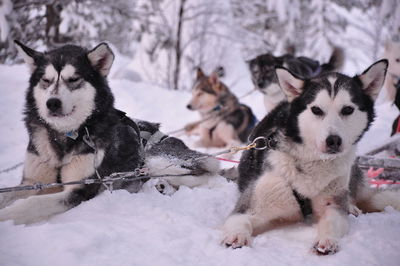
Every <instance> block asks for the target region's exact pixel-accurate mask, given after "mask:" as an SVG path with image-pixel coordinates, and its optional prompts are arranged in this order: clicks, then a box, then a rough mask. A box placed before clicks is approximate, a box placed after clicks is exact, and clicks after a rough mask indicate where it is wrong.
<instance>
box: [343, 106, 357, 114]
mask: <svg viewBox="0 0 400 266" xmlns="http://www.w3.org/2000/svg"><path fill="white" fill-rule="evenodd" d="M353 112H354V108H353V107H351V106H345V107H343V108H342V111H340V113H341V114H342V115H351V114H352V113H353Z"/></svg>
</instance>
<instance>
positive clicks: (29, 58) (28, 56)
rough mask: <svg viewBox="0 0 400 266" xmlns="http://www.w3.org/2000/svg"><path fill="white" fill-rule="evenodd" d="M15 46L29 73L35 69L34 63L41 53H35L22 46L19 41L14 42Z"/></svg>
mask: <svg viewBox="0 0 400 266" xmlns="http://www.w3.org/2000/svg"><path fill="white" fill-rule="evenodd" d="M14 42H15V44H16V45H17V50H18V53H19V54H20V55H21V56H22V58H23V59H24V61H25V63H26V64H27V65H28V66H29V69H30V71H31V72H33V71H35V69H36V66H37V65H36V61H37V60H38V59H39V58H40V57H42V56H43V53H41V52H38V51H35V50H33V49H31V48H29V47H28V46H26V45H24V44H22V43H21V42H20V41H17V40H15V41H14Z"/></svg>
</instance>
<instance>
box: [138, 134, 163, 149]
mask: <svg viewBox="0 0 400 266" xmlns="http://www.w3.org/2000/svg"><path fill="white" fill-rule="evenodd" d="M167 137H168V136H167V135H165V134H164V133H162V132H161V131H156V132H155V133H153V134H152V133H151V132H149V131H140V138H141V139H142V144H143V147H144V148H145V149H146V150H149V149H151V147H153V145H154V144H157V143H159V142H161V141H162V140H164V139H165V138H167Z"/></svg>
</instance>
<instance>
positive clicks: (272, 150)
mask: <svg viewBox="0 0 400 266" xmlns="http://www.w3.org/2000/svg"><path fill="white" fill-rule="evenodd" d="M387 66H388V63H387V60H381V61H378V62H376V63H375V64H373V65H372V66H370V67H369V68H368V69H367V70H365V71H364V72H363V73H362V74H361V75H358V76H355V77H348V76H345V75H342V74H339V73H334V72H332V73H327V74H325V75H322V76H320V77H317V78H313V79H307V80H303V79H301V78H299V77H297V76H295V75H294V74H293V73H291V72H290V71H288V70H287V69H285V68H277V70H276V74H277V78H278V81H279V84H280V87H281V88H282V90H283V92H284V93H285V95H286V98H287V102H282V103H281V104H280V105H279V106H278V107H277V108H275V109H274V110H273V111H272V112H271V113H270V114H269V115H267V116H266V117H265V118H264V119H263V120H262V121H261V122H260V123H259V124H258V125H257V127H256V128H255V129H254V131H253V132H252V135H251V136H250V139H251V140H254V139H255V138H256V137H260V136H263V137H266V138H269V145H268V148H267V149H266V150H249V151H246V152H245V153H244V154H243V155H242V158H241V161H240V165H239V174H240V176H239V180H238V186H239V191H240V192H241V196H240V198H239V200H238V202H237V204H236V207H235V209H234V211H233V213H232V214H231V215H230V217H229V218H228V219H227V221H226V222H225V225H224V226H223V244H225V245H226V246H232V247H234V248H236V247H241V246H244V245H250V239H251V236H252V235H255V234H258V233H261V232H263V231H265V230H266V229H268V228H271V227H272V226H273V225H276V224H277V222H278V224H279V223H282V222H293V221H298V220H301V219H303V217H304V215H306V214H309V212H310V211H311V212H312V213H313V214H314V217H315V218H316V219H317V221H318V233H317V238H316V241H315V245H314V250H315V251H316V252H317V253H318V254H330V253H334V252H336V251H337V250H338V242H339V240H340V238H341V237H342V236H343V235H345V234H346V233H347V231H348V229H349V223H348V220H347V214H348V213H354V214H358V213H359V212H360V209H361V210H362V211H379V210H382V209H383V208H384V207H385V206H386V205H392V206H393V207H395V208H396V209H399V210H400V193H399V191H390V190H386V191H377V190H372V189H369V187H368V186H367V185H366V183H364V182H365V181H364V179H363V174H362V173H361V171H360V170H359V168H358V167H356V166H353V162H354V159H355V149H356V144H357V142H358V141H359V139H360V138H361V137H362V136H363V134H364V132H365V131H366V130H367V129H368V128H369V126H370V124H371V122H372V120H373V118H374V100H375V99H376V97H377V96H378V93H379V91H380V89H381V87H382V84H383V82H384V79H385V74H386V69H387ZM258 145H260V146H261V145H262V143H259V144H258Z"/></svg>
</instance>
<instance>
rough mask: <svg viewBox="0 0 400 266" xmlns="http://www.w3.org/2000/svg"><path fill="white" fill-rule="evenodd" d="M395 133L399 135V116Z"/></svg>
mask: <svg viewBox="0 0 400 266" xmlns="http://www.w3.org/2000/svg"><path fill="white" fill-rule="evenodd" d="M396 133H400V115H399V116H398V117H397V127H396V132H395V134H396Z"/></svg>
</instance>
